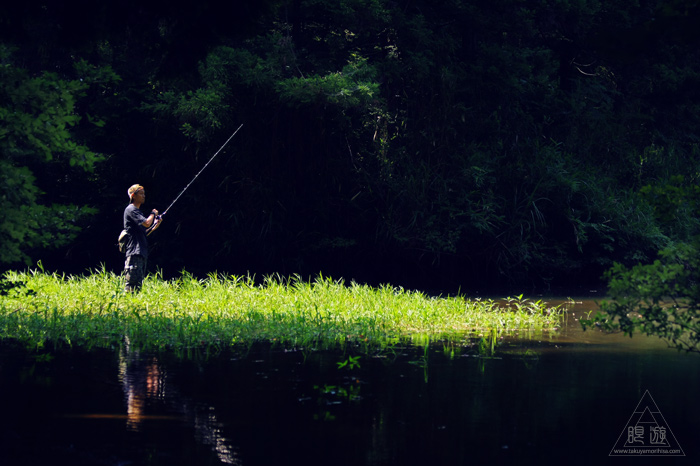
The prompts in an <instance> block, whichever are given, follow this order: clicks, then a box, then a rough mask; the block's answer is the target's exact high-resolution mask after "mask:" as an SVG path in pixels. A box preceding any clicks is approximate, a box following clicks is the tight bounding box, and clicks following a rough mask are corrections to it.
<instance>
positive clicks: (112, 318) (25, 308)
mask: <svg viewBox="0 0 700 466" xmlns="http://www.w3.org/2000/svg"><path fill="white" fill-rule="evenodd" d="M5 283H6V284H7V283H9V284H12V283H15V284H19V283H21V284H23V285H22V286H17V287H13V288H10V289H9V290H7V291H6V292H5V293H4V296H0V336H1V337H0V338H2V339H7V340H13V341H18V342H21V343H22V344H24V345H27V346H29V347H39V348H40V347H43V346H46V345H58V346H65V345H68V346H81V347H88V348H90V347H110V346H117V345H120V344H122V343H123V341H124V340H125V339H128V341H129V342H130V343H131V345H134V346H137V347H139V348H146V349H152V350H161V349H162V350H174V351H176V352H178V353H183V354H186V353H190V352H192V351H206V352H216V351H219V350H223V349H227V348H231V347H237V346H239V345H241V346H246V345H250V344H252V343H254V342H261V341H263V342H271V343H273V344H279V345H283V346H284V347H290V348H292V347H293V348H300V347H303V348H309V349H311V348H347V347H349V346H352V347H354V348H358V349H360V350H362V351H374V350H382V349H386V348H388V347H391V346H393V345H396V344H398V343H405V342H409V343H410V342H411V341H421V342H424V341H426V339H430V340H433V339H439V338H440V339H453V340H460V339H464V338H465V337H467V336H478V335H484V334H487V333H488V334H493V333H494V332H497V333H502V332H503V333H513V332H541V331H546V330H551V329H553V328H555V327H557V326H558V325H559V322H560V318H561V311H560V310H559V309H558V308H554V307H548V306H547V305H546V303H542V302H532V301H527V300H523V299H521V298H520V299H511V300H510V301H506V302H502V303H496V302H495V301H492V300H469V299H466V298H464V297H430V296H427V295H425V294H423V293H420V292H415V291H405V290H403V289H400V288H394V287H390V286H382V287H379V288H373V287H369V286H365V285H359V284H356V283H351V284H344V283H343V282H341V281H334V280H331V279H328V278H318V279H316V280H315V281H313V282H306V281H302V280H299V279H291V280H289V279H279V278H267V279H265V280H264V282H263V283H262V284H256V283H255V282H254V280H253V279H251V278H250V277H236V276H230V277H222V276H214V275H212V276H210V277H209V278H207V279H205V280H198V279H195V278H194V277H191V276H188V275H183V276H182V277H180V278H179V279H177V280H163V279H161V278H159V277H158V276H153V275H152V276H149V277H148V278H147V279H146V280H145V282H144V287H143V290H142V292H141V293H137V294H134V295H131V294H127V293H124V292H123V291H122V286H123V283H122V280H121V278H120V277H119V276H118V275H114V274H112V273H108V272H105V271H96V272H95V273H93V274H90V275H86V276H60V275H55V274H47V273H43V272H36V271H35V272H28V273H16V272H10V273H8V274H6V275H5Z"/></svg>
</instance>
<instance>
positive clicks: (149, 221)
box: [141, 209, 158, 228]
mask: <svg viewBox="0 0 700 466" xmlns="http://www.w3.org/2000/svg"><path fill="white" fill-rule="evenodd" d="M157 215H158V211H157V210H156V209H153V210H152V211H151V215H149V216H148V218H147V219H146V220H145V221H144V222H143V223H142V224H141V226H144V227H146V228H150V227H151V225H153V221H154V220H155V219H156V216H157Z"/></svg>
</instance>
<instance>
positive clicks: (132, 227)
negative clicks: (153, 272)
mask: <svg viewBox="0 0 700 466" xmlns="http://www.w3.org/2000/svg"><path fill="white" fill-rule="evenodd" d="M128 194H129V200H130V203H129V205H128V206H126V209H124V229H125V230H126V231H127V233H128V235H129V240H128V241H127V244H126V262H125V263H124V274H125V276H126V286H125V288H124V289H125V290H126V291H128V292H134V291H138V290H140V289H141V284H142V283H143V278H144V276H145V275H146V264H147V262H148V241H147V240H146V229H148V228H149V227H151V225H153V222H154V221H156V218H157V217H158V211H157V210H155V209H153V210H152V211H151V214H150V215H149V216H148V217H146V216H145V215H144V214H143V212H141V205H143V203H144V202H146V191H145V190H144V188H143V186H141V185H140V184H135V185H133V186H131V187H130V188H129V191H128Z"/></svg>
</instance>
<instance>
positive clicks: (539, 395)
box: [0, 302, 700, 466]
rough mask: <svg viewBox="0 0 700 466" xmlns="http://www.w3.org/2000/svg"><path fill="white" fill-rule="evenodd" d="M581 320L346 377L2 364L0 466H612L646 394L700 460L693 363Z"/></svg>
mask: <svg viewBox="0 0 700 466" xmlns="http://www.w3.org/2000/svg"><path fill="white" fill-rule="evenodd" d="M593 304H594V303H593ZM593 304H592V303H590V302H588V303H584V302H576V303H574V304H572V305H571V306H570V309H569V314H568V320H567V321H566V325H563V326H562V328H561V329H559V330H558V331H557V332H554V333H540V334H528V332H521V334H520V338H519V339H517V340H516V339H511V338H508V337H506V338H501V336H500V335H499V336H498V338H497V339H496V340H494V338H491V340H488V338H487V339H486V340H485V341H486V343H488V344H487V345H486V344H485V347H484V348H481V347H480V346H479V344H478V342H471V344H469V342H467V341H465V342H464V344H463V345H461V346H460V345H455V346H454V347H452V346H449V345H447V344H445V345H443V343H442V342H435V344H433V345H431V346H429V347H428V348H415V347H396V348H395V353H391V354H385V355H363V356H362V357H361V358H360V359H359V360H358V362H359V364H358V365H357V366H356V367H353V368H351V367H350V366H349V365H345V366H344V367H342V368H341V367H339V362H341V363H342V362H343V361H346V360H348V354H345V353H343V354H341V353H338V352H331V351H327V352H325V351H306V352H302V351H298V352H291V351H289V352H285V351H281V350H277V349H275V348H270V347H267V346H261V347H255V348H252V349H251V353H250V354H249V355H248V357H245V358H235V357H226V356H220V357H216V358H211V359H209V360H207V361H199V362H192V361H178V360H174V359H173V360H170V359H167V358H166V356H158V357H154V356H153V355H151V354H144V353H141V354H140V353H139V352H137V351H135V350H133V349H132V348H130V347H129V345H128V342H127V345H126V346H125V347H124V348H122V350H121V351H120V352H118V353H116V354H115V353H111V352H106V351H103V352H99V351H90V352H84V353H80V352H75V351H73V352H70V353H60V352H59V353H58V354H57V355H56V357H55V359H53V360H52V361H44V360H43V359H42V360H40V359H39V358H38V357H36V356H35V355H32V354H31V353H29V354H28V353H26V352H24V353H23V352H19V351H16V352H10V351H3V350H2V348H0V399H2V400H4V401H5V402H6V403H5V408H4V410H3V422H2V423H0V464H2V465H4V464H8V465H9V464H12V465H14V464H23V465H44V464H71V465H72V466H78V465H86V466H87V465H91V466H92V465H95V464H103V465H117V464H119V465H125V464H130V465H132V466H138V465H148V466H157V465H168V466H171V465H175V464H183V465H185V464H187V465H189V464H233V465H236V464H245V465H246V466H251V465H252V466H255V465H266V466H267V465H276V464H287V463H294V464H333V465H335V466H342V465H353V466H355V465H360V464H366V465H376V466H383V465H387V464H406V465H411V464H455V465H460V464H490V465H498V464H507V465H513V464H541V465H545V464H553V463H557V464H561V463H566V464H567V466H571V465H586V466H588V465H590V464H613V462H608V463H606V461H607V460H608V459H609V457H608V455H609V453H610V451H611V448H612V447H613V446H614V445H615V442H616V440H617V439H618V438H619V437H620V434H621V432H623V429H625V428H626V425H627V423H628V422H629V419H630V415H631V414H632V413H633V411H634V409H635V406H637V404H638V403H639V400H640V399H641V397H642V395H643V394H644V393H645V392H646V391H647V390H648V391H649V393H650V394H651V395H652V396H653V398H654V401H655V402H656V403H657V405H658V408H659V409H660V411H661V412H663V416H664V418H665V420H666V421H667V423H668V426H669V428H670V429H672V432H673V435H674V436H675V438H676V439H677V441H678V443H679V445H680V446H681V447H682V448H683V451H684V452H685V453H686V455H687V457H688V458H697V457H698V456H700V447H698V446H697V442H696V439H697V438H698V435H700V431H699V430H698V422H697V420H698V419H700V403H698V401H697V393H698V392H700V371H698V368H699V367H700V358H699V357H698V355H687V354H682V353H678V352H677V351H675V350H669V349H667V348H666V344H665V343H663V342H661V341H659V340H658V339H652V338H647V337H644V336H637V335H635V337H634V338H629V337H624V336H622V335H607V334H604V333H602V332H600V331H598V330H592V331H587V332H582V331H581V329H580V325H579V323H578V320H577V319H579V318H580V317H581V316H584V317H585V316H586V315H587V313H588V312H590V311H591V308H594V306H593ZM487 337H488V335H487ZM480 350H481V351H480ZM229 356H233V355H229ZM66 413H68V414H70V415H73V414H76V413H77V416H66V415H65V414H66ZM95 413H120V414H119V415H117V416H110V415H109V414H105V415H102V414H95ZM232 439H233V441H232ZM234 442H235V445H234ZM18 455H23V456H20V458H21V460H17V457H18ZM656 459H658V458H635V459H634V463H635V465H637V466H641V465H652V464H654V462H653V461H652V460H656ZM681 459H682V460H685V458H681ZM623 462H624V461H623ZM614 463H615V464H619V463H620V460H619V458H618V459H615V461H614ZM664 464H665V465H666V464H684V465H685V464H687V461H686V462H685V463H681V462H680V460H673V459H671V458H667V459H666V460H664Z"/></svg>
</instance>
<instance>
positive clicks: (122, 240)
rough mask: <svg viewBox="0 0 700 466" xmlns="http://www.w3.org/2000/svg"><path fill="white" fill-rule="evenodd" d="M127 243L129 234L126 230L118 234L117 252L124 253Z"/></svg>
mask: <svg viewBox="0 0 700 466" xmlns="http://www.w3.org/2000/svg"><path fill="white" fill-rule="evenodd" d="M128 242H129V233H128V232H127V231H126V230H122V232H121V233H119V241H118V242H117V244H118V245H119V252H121V253H126V243H128Z"/></svg>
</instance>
